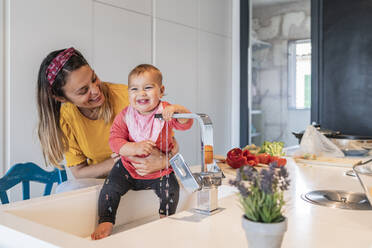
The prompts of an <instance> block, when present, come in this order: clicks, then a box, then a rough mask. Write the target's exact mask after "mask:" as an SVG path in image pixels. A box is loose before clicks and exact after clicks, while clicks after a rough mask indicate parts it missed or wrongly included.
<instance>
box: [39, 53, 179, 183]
mask: <svg viewBox="0 0 372 248" xmlns="http://www.w3.org/2000/svg"><path fill="white" fill-rule="evenodd" d="M37 100H38V110H39V126H38V134H39V139H40V142H41V145H42V150H43V155H44V158H45V160H46V162H47V164H48V163H51V164H53V165H54V166H60V164H61V162H62V161H63V159H64V158H65V159H66V165H67V167H70V169H71V171H72V174H73V175H74V176H75V177H76V178H101V177H105V176H107V174H108V172H109V171H110V170H111V168H112V166H113V165H114V160H115V157H116V156H117V155H116V154H113V153H112V151H111V149H110V147H109V144H108V139H109V134H110V128H111V125H112V122H113V119H114V117H115V116H116V115H117V114H118V113H119V112H120V111H121V110H122V109H123V108H124V107H126V106H127V105H128V104H129V99H128V91H127V86H126V85H121V84H111V83H106V82H102V81H101V80H100V79H99V77H98V76H97V75H96V74H95V72H94V71H93V70H92V68H91V67H90V66H89V64H88V63H87V61H86V60H85V58H84V57H83V56H82V55H81V53H80V52H79V51H77V50H75V49H74V48H68V49H64V50H59V51H54V52H52V53H50V54H49V55H48V56H47V57H46V58H45V59H44V61H43V62H42V64H41V66H40V70H39V77H38V88H37ZM175 149H176V150H177V149H178V146H177V145H176V146H175ZM176 150H175V151H176ZM132 160H133V161H134V164H135V167H137V170H138V171H139V172H141V173H143V174H147V173H151V172H153V171H158V170H160V169H163V168H164V167H165V164H166V163H165V162H166V158H165V156H161V152H160V151H159V150H156V149H155V151H154V152H153V153H152V154H151V155H150V156H148V157H147V158H137V157H133V158H132ZM79 187H80V186H79Z"/></svg>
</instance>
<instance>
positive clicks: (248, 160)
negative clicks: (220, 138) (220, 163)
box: [226, 148, 259, 169]
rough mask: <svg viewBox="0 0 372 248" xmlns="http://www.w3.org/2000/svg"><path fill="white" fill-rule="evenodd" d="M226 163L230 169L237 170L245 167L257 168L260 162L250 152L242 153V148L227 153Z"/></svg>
mask: <svg viewBox="0 0 372 248" xmlns="http://www.w3.org/2000/svg"><path fill="white" fill-rule="evenodd" d="M226 162H227V164H228V165H230V167H232V168H234V169H237V168H240V167H242V166H244V165H249V166H256V165H257V164H258V162H259V161H258V158H257V157H256V156H255V155H254V154H251V153H250V152H249V151H248V150H245V151H242V149H240V148H233V149H231V150H230V151H229V152H228V153H227V158H226Z"/></svg>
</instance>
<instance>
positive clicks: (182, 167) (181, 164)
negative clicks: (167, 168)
mask: <svg viewBox="0 0 372 248" xmlns="http://www.w3.org/2000/svg"><path fill="white" fill-rule="evenodd" d="M169 163H170V164H171V165H172V168H173V170H174V172H175V173H176V176H177V177H178V179H179V180H180V181H181V183H182V185H183V186H184V187H185V189H186V190H187V191H188V192H189V193H192V192H195V191H197V190H199V189H201V184H200V182H199V180H198V179H199V178H198V179H197V178H195V177H194V175H193V173H192V172H191V170H190V168H189V166H188V165H187V164H186V162H185V160H184V159H183V156H182V155H181V154H180V153H177V154H176V155H174V156H173V157H172V158H171V159H170V160H169Z"/></svg>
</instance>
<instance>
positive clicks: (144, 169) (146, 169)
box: [129, 138, 179, 176]
mask: <svg viewBox="0 0 372 248" xmlns="http://www.w3.org/2000/svg"><path fill="white" fill-rule="evenodd" d="M173 144H174V146H173V149H172V151H171V152H170V154H168V156H166V154H164V153H162V152H161V151H160V150H159V149H157V148H154V149H153V150H152V153H151V154H150V155H149V156H148V157H145V158H139V157H129V159H130V160H131V162H132V165H133V166H134V167H135V168H136V170H137V173H138V174H140V175H141V176H143V175H147V174H150V173H153V172H156V171H159V170H162V169H165V168H166V167H167V165H168V166H170V165H169V161H168V159H169V158H171V157H172V155H173V154H176V153H177V152H178V150H179V147H178V143H177V141H176V139H175V138H173Z"/></svg>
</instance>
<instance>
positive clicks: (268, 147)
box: [259, 141, 285, 157]
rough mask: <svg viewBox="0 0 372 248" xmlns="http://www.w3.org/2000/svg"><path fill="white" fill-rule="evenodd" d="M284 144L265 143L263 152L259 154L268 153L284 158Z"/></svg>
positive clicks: (262, 147)
mask: <svg viewBox="0 0 372 248" xmlns="http://www.w3.org/2000/svg"><path fill="white" fill-rule="evenodd" d="M283 147H284V143H283V142H280V141H274V142H269V141H264V143H263V144H262V146H261V150H260V152H259V153H268V154H270V155H271V156H278V157H280V156H284V155H285V153H284V152H283Z"/></svg>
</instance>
